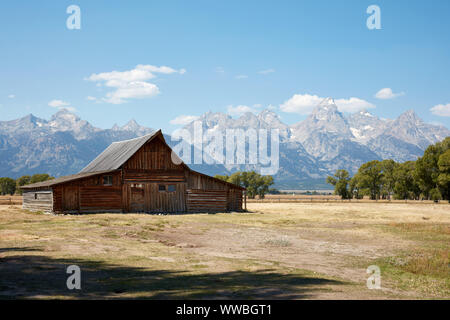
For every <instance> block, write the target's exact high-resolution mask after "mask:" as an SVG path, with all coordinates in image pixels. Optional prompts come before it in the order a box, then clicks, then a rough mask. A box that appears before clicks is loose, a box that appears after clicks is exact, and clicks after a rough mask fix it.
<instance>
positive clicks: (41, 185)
mask: <svg viewBox="0 0 450 320" xmlns="http://www.w3.org/2000/svg"><path fill="white" fill-rule="evenodd" d="M111 171H114V170H107V171H99V172H85V173H77V174H72V175H70V176H64V177H59V178H56V179H53V180H47V181H43V182H36V183H33V184H27V185H25V186H22V187H21V189H35V188H45V187H51V186H54V185H57V184H60V183H64V182H68V181H73V180H77V179H82V178H87V177H92V176H95V175H98V174H104V173H108V172H111Z"/></svg>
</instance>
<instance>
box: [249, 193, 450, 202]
mask: <svg viewBox="0 0 450 320" xmlns="http://www.w3.org/2000/svg"><path fill="white" fill-rule="evenodd" d="M252 202H257V203H274V202H355V203H417V204H433V203H434V201H431V200H383V199H381V200H370V199H369V197H364V199H350V200H342V199H341V197H340V196H337V195H306V194H268V195H266V196H265V198H264V199H260V198H259V197H256V198H255V199H247V203H252ZM439 203H441V204H447V203H448V201H439Z"/></svg>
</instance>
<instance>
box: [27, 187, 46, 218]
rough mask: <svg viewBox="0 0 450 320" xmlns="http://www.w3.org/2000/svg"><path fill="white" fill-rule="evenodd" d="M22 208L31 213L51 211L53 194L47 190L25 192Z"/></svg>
mask: <svg viewBox="0 0 450 320" xmlns="http://www.w3.org/2000/svg"><path fill="white" fill-rule="evenodd" d="M22 199H23V203H22V207H23V209H26V210H31V211H44V212H51V211H53V192H52V190H51V189H47V190H29V191H28V190H27V191H24V192H23V198H22Z"/></svg>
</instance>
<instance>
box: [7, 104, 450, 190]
mask: <svg viewBox="0 0 450 320" xmlns="http://www.w3.org/2000/svg"><path fill="white" fill-rule="evenodd" d="M197 121H200V122H201V125H202V128H203V130H204V131H206V130H208V129H210V130H218V131H221V132H225V130H226V129H230V128H235V129H243V130H246V129H248V128H254V129H278V130H279V132H280V145H279V151H280V156H279V170H278V173H277V174H276V175H275V182H276V187H278V188H281V189H321V188H325V189H329V188H330V186H328V185H326V184H325V177H326V176H327V175H328V174H331V173H334V171H335V170H336V169H347V170H348V171H350V172H351V173H354V172H356V171H357V169H358V168H359V166H360V165H361V164H363V163H365V162H367V161H370V160H382V159H394V160H396V161H399V162H403V161H407V160H415V159H416V158H417V157H419V156H421V155H422V154H423V152H424V150H425V149H426V148H427V147H428V146H429V145H430V144H434V143H436V142H438V141H441V140H443V139H444V138H445V137H447V136H450V130H448V129H447V128H445V127H443V126H437V125H432V124H428V123H425V122H424V121H422V120H421V119H420V118H419V117H418V116H417V115H416V114H415V112H414V111H412V110H409V111H406V112H404V113H403V114H401V115H400V116H399V117H398V118H397V119H394V120H391V119H381V118H378V117H377V116H375V115H373V114H371V113H369V112H368V111H366V110H362V111H360V112H357V113H354V114H351V115H349V116H345V115H344V114H342V113H341V112H339V111H338V108H337V106H336V104H335V103H334V101H333V99H331V98H328V99H325V100H324V101H323V102H322V103H321V104H320V105H318V106H317V107H316V108H315V109H314V110H313V111H312V113H311V114H310V115H309V116H308V117H307V118H306V119H305V120H303V121H301V122H299V123H296V124H294V125H287V124H285V123H283V122H282V121H281V120H280V117H279V116H278V115H277V114H276V113H275V112H273V111H271V110H263V111H262V112H260V113H259V114H254V113H250V112H249V113H245V114H243V115H242V116H241V117H239V118H232V117H230V116H229V115H227V114H224V113H220V112H217V113H212V112H208V113H205V114H203V115H202V116H201V117H199V118H198V119H197ZM184 129H186V130H188V131H190V132H191V133H193V130H194V125H193V123H190V124H188V125H186V126H185V127H184ZM153 131H154V129H152V128H147V127H144V126H141V125H139V124H138V123H137V122H136V121H135V120H130V121H129V122H128V123H127V124H125V125H124V126H118V125H114V126H113V127H112V128H111V129H100V128H96V127H94V126H92V125H91V124H90V123H89V122H88V121H86V120H82V119H80V118H79V117H78V116H77V115H76V114H74V113H72V112H70V111H68V110H66V109H62V110H60V111H58V112H57V113H56V114H54V115H53V116H52V117H51V119H50V120H45V119H41V118H38V117H35V116H33V115H32V114H30V115H27V116H25V117H23V118H20V119H16V120H11V121H0V176H9V177H13V178H17V177H19V176H22V175H25V174H34V173H49V174H51V175H53V176H61V175H67V174H73V173H77V172H78V171H80V170H81V169H82V168H83V167H84V166H85V165H86V164H87V163H89V162H90V161H91V160H92V159H94V158H95V157H96V156H97V155H98V154H99V153H100V152H102V151H103V150H104V149H105V148H106V147H107V146H108V145H109V144H110V143H112V142H114V141H119V140H125V139H131V138H135V137H138V136H142V135H145V134H148V133H150V132H153ZM165 136H166V140H167V142H168V144H169V145H171V146H174V145H175V144H176V143H178V142H177V141H172V139H171V137H170V136H169V135H165ZM247 147H248V146H247ZM190 166H191V167H192V168H193V169H194V170H199V171H201V172H204V173H206V174H210V175H214V174H229V173H231V172H233V171H236V170H249V169H258V168H259V167H258V166H257V165H249V164H246V165H222V164H215V165H207V164H195V165H190Z"/></svg>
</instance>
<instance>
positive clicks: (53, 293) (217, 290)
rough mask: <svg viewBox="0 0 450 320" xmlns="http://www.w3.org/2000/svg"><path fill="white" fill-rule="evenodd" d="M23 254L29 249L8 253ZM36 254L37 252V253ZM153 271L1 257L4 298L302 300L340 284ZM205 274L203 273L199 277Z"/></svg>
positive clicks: (266, 274)
mask: <svg viewBox="0 0 450 320" xmlns="http://www.w3.org/2000/svg"><path fill="white" fill-rule="evenodd" d="M1 251H2V252H8V253H11V252H14V251H17V253H20V252H22V251H28V249H27V248H3V249H1ZM32 251H35V249H32ZM69 265H78V266H79V267H80V269H81V290H68V289H67V287H66V281H67V278H68V277H69V276H70V274H67V273H66V269H67V267H68V266H69ZM196 272H197V273H196V274H193V273H192V272H188V271H171V270H148V269H144V268H137V267H127V266H123V265H111V264H107V263H104V262H101V261H92V260H83V259H70V260H69V259H55V258H51V257H48V256H44V255H10V256H6V257H0V299H29V298H31V299H33V298H81V299H118V298H122V299H123V298H139V299H302V298H308V297H310V296H311V295H312V294H313V293H314V291H318V290H327V288H326V287H325V286H326V285H339V284H344V283H342V282H339V281H335V280H329V279H324V278H319V277H317V278H316V277H310V276H307V275H301V274H298V273H297V274H282V273H279V272H275V271H274V270H271V269H267V270H262V271H257V272H249V271H233V272H222V273H205V272H202V271H196ZM198 272H202V273H198Z"/></svg>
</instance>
